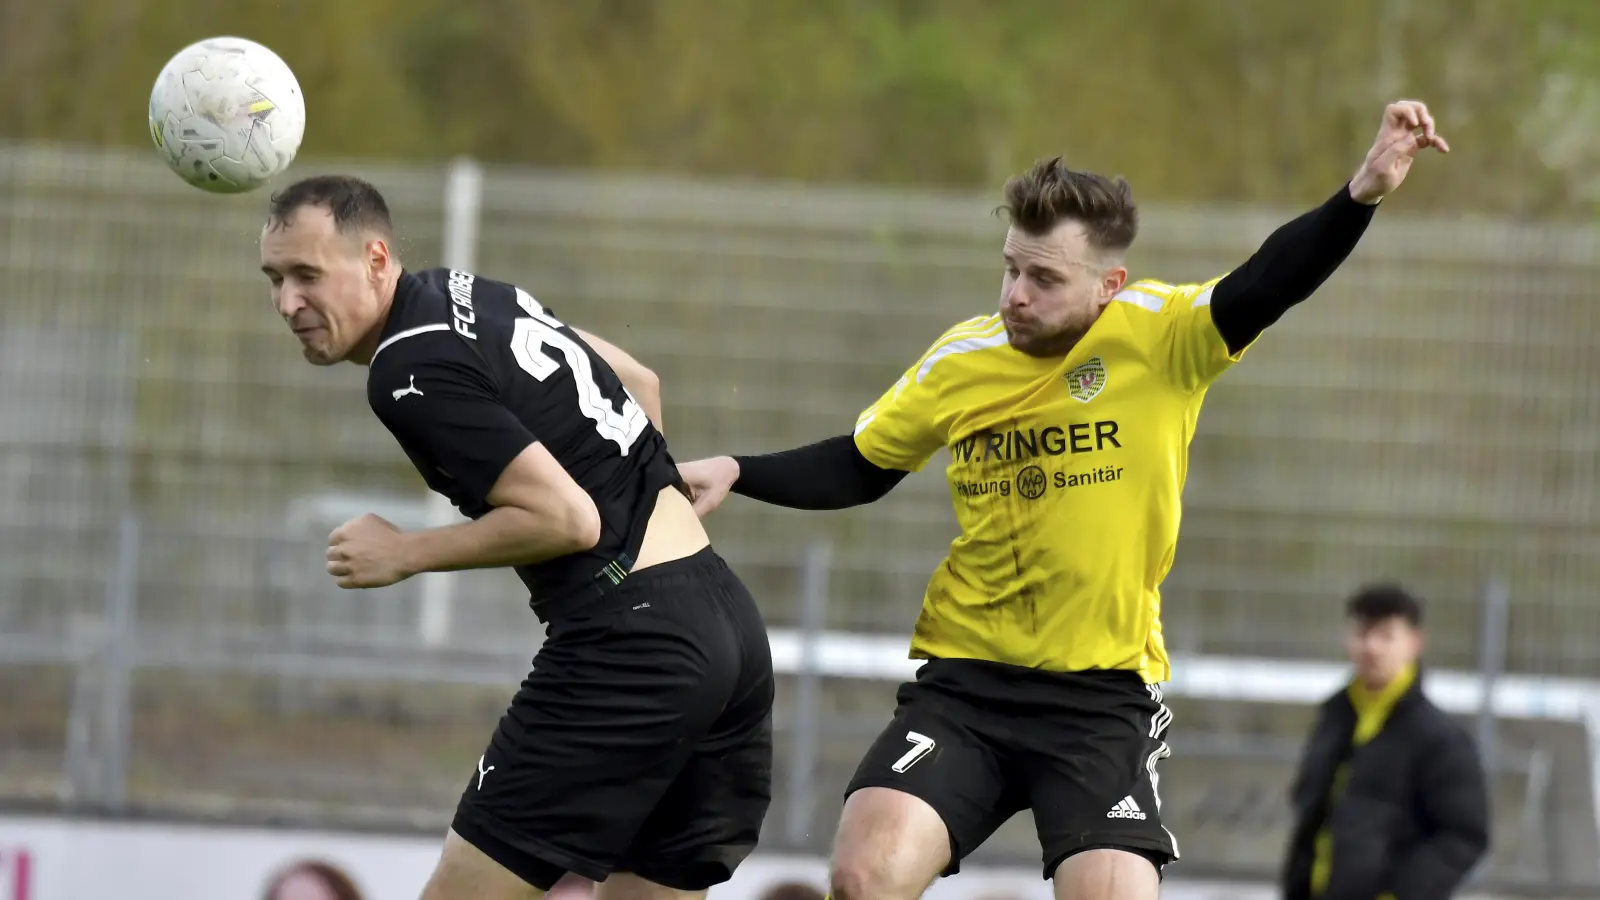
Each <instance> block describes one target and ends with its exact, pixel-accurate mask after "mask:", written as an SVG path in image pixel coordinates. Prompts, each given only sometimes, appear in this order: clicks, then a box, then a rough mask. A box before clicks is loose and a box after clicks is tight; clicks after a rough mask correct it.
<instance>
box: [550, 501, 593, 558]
mask: <svg viewBox="0 0 1600 900" xmlns="http://www.w3.org/2000/svg"><path fill="white" fill-rule="evenodd" d="M579 494H580V496H578V497H573V498H571V499H569V500H568V501H567V502H565V503H562V504H561V509H560V511H559V512H558V513H557V515H558V520H559V521H560V523H561V529H560V530H561V536H562V537H563V538H565V539H566V541H567V551H566V552H567V553H584V552H587V551H589V550H593V549H594V548H595V547H596V546H597V545H598V544H599V543H600V509H599V507H597V506H595V505H594V500H592V499H590V497H589V495H588V494H587V493H584V492H582V491H580V492H579Z"/></svg>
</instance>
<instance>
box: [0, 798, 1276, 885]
mask: <svg viewBox="0 0 1600 900" xmlns="http://www.w3.org/2000/svg"><path fill="white" fill-rule="evenodd" d="M438 855H439V841H438V840H436V839H428V838H417V837H394V836H380V835H363V834H343V833H334V832H318V831H295V830H277V829H257V828H234V827H204V826H196V825H178V824H169V823H155V822H113V821H99V820H78V819H59V818H49V817H28V816H0V900H101V898H107V897H115V898H117V900H260V898H261V896H262V891H263V889H264V888H265V886H266V884H267V882H268V880H269V879H270V878H271V877H272V875H273V874H274V873H276V872H277V871H279V870H280V869H282V868H284V867H285V866H288V865H290V864H292V863H295V862H299V861H302V860H305V859H317V860H322V861H325V862H328V863H331V864H333V865H335V866H338V867H339V868H340V869H342V870H344V871H345V872H346V873H347V874H349V875H350V876H351V878H352V879H353V880H354V881H355V882H356V884H357V886H358V887H359V888H360V889H361V891H362V893H363V895H364V898H365V900H416V898H417V896H418V895H419V894H420V893H421V891H422V885H423V882H424V881H426V880H427V877H428V874H429V872H431V871H432V869H433V864H434V861H435V860H436V859H437V858H438ZM826 871H827V867H826V863H825V862H824V861H823V860H821V859H817V858H812V857H803V856H781V855H773V854H757V855H756V856H754V857H752V858H751V859H750V860H748V861H747V862H746V863H745V864H744V865H743V866H741V867H740V869H739V871H738V873H737V874H736V876H735V877H734V879H733V880H732V881H731V882H729V883H727V884H725V885H721V886H719V887H717V888H714V889H713V890H712V891H711V898H712V900H756V898H757V897H759V896H760V894H761V892H762V891H764V890H765V889H766V888H768V887H770V886H772V885H774V884H777V883H779V882H782V881H791V880H799V881H807V882H811V883H812V884H815V885H817V886H818V887H821V886H823V884H824V883H825V876H826ZM926 896H927V897H929V898H934V900H980V898H983V900H1049V898H1050V896H1051V893H1050V886H1049V884H1047V883H1046V882H1045V881H1044V880H1043V879H1041V878H1040V877H1039V872H1038V870H1037V869H1034V868H1031V867H1017V868H1011V869H999V868H987V867H978V866H968V867H965V868H963V870H962V872H961V874H960V875H957V876H956V877H954V878H948V879H941V880H940V881H939V882H938V883H936V884H935V885H934V886H933V888H931V889H930V890H929V891H928V893H927V895H926ZM1162 896H1163V897H1164V898H1170V900H1223V898H1229V900H1257V898H1260V900H1267V898H1270V897H1272V896H1273V892H1272V891H1271V890H1270V889H1268V888H1267V887H1265V886H1261V885H1240V884H1210V883H1197V882H1188V881H1184V880H1181V879H1168V882H1167V885H1166V887H1165V890H1163V892H1162Z"/></svg>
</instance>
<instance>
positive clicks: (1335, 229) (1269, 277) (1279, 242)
mask: <svg viewBox="0 0 1600 900" xmlns="http://www.w3.org/2000/svg"><path fill="white" fill-rule="evenodd" d="M1376 209H1377V207H1376V206H1367V205H1366V204H1364V203H1357V202H1356V201H1355V198H1353V197H1351V196H1350V185H1349V184H1346V185H1345V186H1344V187H1341V188H1339V192H1338V193H1337V194H1334V195H1333V196H1332V197H1330V198H1328V202H1326V203H1324V204H1322V205H1321V206H1319V207H1317V208H1316V209H1313V210H1311V211H1310V212H1308V213H1306V214H1305V215H1302V216H1300V217H1299V218H1297V219H1294V220H1292V221H1290V222H1288V223H1286V224H1284V225H1283V226H1282V227H1280V228H1279V229H1278V230H1277V231H1274V232H1273V233H1272V235H1271V236H1270V237H1268V238H1267V239H1266V241H1265V242H1263V243H1262V245H1261V249H1259V250H1257V251H1256V252H1255V255H1254V256H1251V257H1250V258H1249V259H1248V260H1246V261H1245V263H1244V264H1243V265H1241V266H1239V267H1238V268H1237V269H1234V270H1233V271H1232V272H1230V273H1228V274H1227V276H1225V277H1224V278H1223V279H1222V281H1220V282H1218V283H1217V286H1216V288H1215V289H1214V290H1213V291H1212V292H1211V321H1212V322H1214V323H1215V324H1216V326H1217V333H1218V334H1221V335H1222V339H1223V340H1224V341H1226V342H1227V344H1228V352H1229V353H1238V352H1239V351H1240V350H1243V349H1244V348H1245V347H1248V346H1250V342H1251V341H1253V340H1255V339H1256V338H1258V337H1260V336H1261V332H1263V331H1265V330H1266V328H1267V326H1269V325H1271V324H1272V323H1274V322H1276V321H1278V319H1279V318H1281V317H1282V316H1283V314H1284V313H1286V312H1288V311H1289V309H1290V307H1293V306H1294V305H1295V304H1297V303H1299V302H1300V301H1302V300H1304V299H1306V298H1307V297H1310V296H1311V295H1312V294H1313V293H1314V292H1315V291H1316V290H1317V288H1319V287H1321V286H1322V283H1323V282H1324V281H1327V280H1328V276H1329V275H1332V274H1333V271H1334V270H1335V269H1337V268H1339V265H1340V264H1341V263H1343V262H1344V261H1345V257H1347V256H1349V255H1350V251H1351V250H1354V249H1355V246H1356V243H1357V242H1358V241H1360V240H1361V235H1362V234H1364V233H1365V232H1366V230H1367V225H1368V224H1370V223H1371V222H1372V215H1373V212H1374V211H1375V210H1376Z"/></svg>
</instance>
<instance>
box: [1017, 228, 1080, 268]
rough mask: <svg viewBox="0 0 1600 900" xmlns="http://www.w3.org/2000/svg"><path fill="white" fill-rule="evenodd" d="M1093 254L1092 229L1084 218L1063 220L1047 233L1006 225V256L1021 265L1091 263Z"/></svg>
mask: <svg viewBox="0 0 1600 900" xmlns="http://www.w3.org/2000/svg"><path fill="white" fill-rule="evenodd" d="M1092 255H1093V249H1092V248H1091V247H1090V245H1089V232H1088V230H1087V229H1086V228H1085V227H1084V225H1083V223H1082V222H1076V221H1073V220H1070V219H1068V220H1063V221H1061V222H1059V223H1057V224H1056V226H1055V227H1054V228H1052V229H1050V231H1049V232H1047V233H1045V234H1029V233H1028V232H1026V231H1023V230H1022V229H1020V228H1018V227H1016V226H1015V225H1013V226H1011V227H1010V228H1008V229H1006V242H1005V258H1006V259H1007V260H1008V261H1010V262H1011V263H1012V264H1014V265H1016V266H1017V268H1019V269H1021V268H1027V267H1028V266H1045V267H1048V268H1052V269H1066V268H1070V267H1073V266H1082V265H1088V264H1089V263H1090V261H1091V257H1092Z"/></svg>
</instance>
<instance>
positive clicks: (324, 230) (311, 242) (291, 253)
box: [261, 206, 348, 264]
mask: <svg viewBox="0 0 1600 900" xmlns="http://www.w3.org/2000/svg"><path fill="white" fill-rule="evenodd" d="M345 243H348V241H347V239H346V238H345V236H344V235H343V234H341V233H340V232H339V228H338V226H337V224H336V223H335V222H334V220H333V213H332V212H331V211H330V210H329V209H328V208H327V207H325V206H302V207H299V208H297V209H294V210H292V211H290V212H289V213H288V214H287V215H285V216H284V217H283V218H282V219H269V220H268V221H267V222H266V224H264V225H262V226H261V261H262V263H263V264H272V263H278V262H282V263H294V262H301V261H310V260H315V259H320V258H323V257H326V256H328V255H330V254H332V253H336V252H337V251H338V250H339V248H340V247H342V246H343V245H344V244H345Z"/></svg>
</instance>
